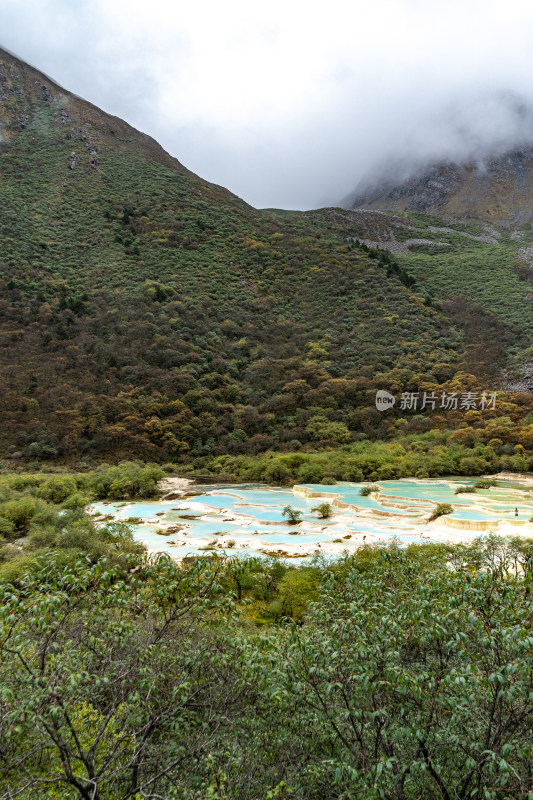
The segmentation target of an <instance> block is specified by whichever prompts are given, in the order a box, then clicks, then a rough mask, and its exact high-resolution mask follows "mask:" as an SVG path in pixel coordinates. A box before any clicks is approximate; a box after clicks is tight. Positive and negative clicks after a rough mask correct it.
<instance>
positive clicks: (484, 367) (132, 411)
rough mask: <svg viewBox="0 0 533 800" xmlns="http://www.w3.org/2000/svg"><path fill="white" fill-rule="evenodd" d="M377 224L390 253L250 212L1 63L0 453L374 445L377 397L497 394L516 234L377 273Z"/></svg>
mask: <svg viewBox="0 0 533 800" xmlns="http://www.w3.org/2000/svg"><path fill="white" fill-rule="evenodd" d="M383 220H385V227H386V228H387V230H388V228H390V227H391V225H393V227H394V231H395V236H396V237H397V239H401V236H403V235H404V234H405V231H404V233H403V234H401V230H403V229H401V226H400V224H399V223H398V224H397V223H396V222H394V220H393V218H392V217H390V218H389V217H388V216H386V215H384V214H366V215H364V214H361V213H360V212H350V211H346V212H342V211H341V210H340V209H324V210H321V211H317V212H306V213H300V212H281V211H279V212H278V211H263V212H260V211H256V210H254V209H253V208H251V207H250V206H248V205H247V204H246V203H244V202H243V201H241V200H240V199H239V198H237V197H235V196H234V195H232V194H231V193H230V192H228V191H226V190H225V189H223V188H221V187H218V186H214V185H212V184H209V183H207V182H206V181H204V180H202V179H200V178H198V177H197V176H195V175H194V174H192V173H191V172H189V171H188V170H187V169H185V168H184V167H183V166H182V165H181V164H180V163H179V162H178V161H177V160H176V159H174V158H172V157H171V156H169V155H168V154H167V153H166V152H165V151H164V150H163V149H162V148H161V147H160V146H159V145H158V144H157V143H156V142H155V141H154V140H152V139H151V138H150V137H148V136H146V135H144V134H142V133H139V132H138V131H136V130H134V129H133V128H131V127H130V126H129V125H127V124H126V123H125V122H123V121H121V120H119V119H117V118H115V117H112V116H110V115H108V114H105V113H104V112H102V111H101V110H99V109H97V108H96V107H94V106H93V105H91V104H90V103H87V102H85V101H84V100H81V99H80V98H77V97H75V96H74V95H72V94H70V93H69V92H68V91H66V90H64V89H62V88H61V87H59V86H57V85H56V84H54V83H53V82H52V81H51V80H50V79H49V78H47V77H46V76H44V75H42V74H41V73H39V72H38V71H37V70H35V69H33V68H32V67H29V66H28V65H27V64H25V63H23V62H21V61H19V60H18V59H17V58H15V57H14V56H12V55H10V54H9V53H7V52H5V51H1V50H0V303H1V313H0V365H1V369H0V390H1V391H0V404H1V405H0V408H1V415H2V416H1V418H2V423H3V424H2V426H1V430H0V454H3V455H4V456H7V455H11V456H13V455H15V457H22V458H25V459H30V460H34V459H47V458H59V459H63V460H73V459H80V458H85V459H88V460H89V461H90V460H91V459H101V458H107V459H116V458H121V457H125V456H135V457H139V458H144V459H146V458H154V459H170V460H176V459H179V458H182V457H183V456H203V455H211V454H216V453H223V452H230V453H237V454H238V453H252V454H253V453H258V452H261V451H265V450H267V449H269V448H278V449H279V448H281V449H286V450H291V449H298V448H299V447H300V446H307V445H310V446H317V445H330V446H332V445H337V446H338V445H342V444H344V443H348V442H350V441H353V440H354V439H355V440H357V439H358V438H361V437H362V436H364V437H366V436H370V437H380V436H384V435H385V434H387V435H388V434H390V432H391V430H394V425H395V420H397V418H399V417H401V416H402V415H401V414H400V413H398V410H397V409H396V410H395V411H394V412H393V413H391V414H385V415H383V414H380V413H379V412H377V411H376V408H375V406H374V395H375V391H376V388H385V389H388V390H389V391H393V392H395V393H398V392H401V391H418V390H419V389H420V390H422V389H424V390H425V389H428V390H430V389H431V390H433V389H437V388H439V387H440V388H442V387H443V386H444V387H445V386H449V385H453V386H455V387H456V388H464V387H466V388H472V386H475V385H479V386H481V388H486V389H493V388H499V387H500V386H502V369H503V368H504V367H505V366H506V365H508V364H512V363H513V362H512V358H513V357H514V359H515V363H516V364H518V363H519V361H520V358H522V356H523V354H524V353H525V352H526V350H527V346H528V335H530V327H531V319H530V315H528V305H527V297H528V294H529V292H530V278H529V272H528V267H527V265H526V266H524V264H525V262H523V261H521V260H520V257H519V255H518V250H519V247H525V246H526V245H527V242H528V241H529V240H528V238H527V237H529V236H530V233H529V232H528V233H525V232H524V233H523V236H524V237H525V238H524V239H523V241H522V240H520V241H519V240H514V239H513V238H512V236H511V235H510V234H509V233H507V234H506V235H505V238H504V237H501V238H500V239H499V240H498V242H499V243H498V246H497V247H496V246H495V245H491V244H487V243H486V242H481V241H478V240H477V239H471V238H466V237H465V236H464V235H462V233H461V229H460V226H459V227H457V226H456V227H455V228H454V229H453V231H451V232H450V233H449V234H444V233H441V232H439V233H438V234H432V233H431V232H430V231H429V230H428V228H429V227H430V226H431V224H432V220H431V218H422V217H420V218H418V217H417V219H411V222H410V224H412V225H413V227H415V228H416V230H417V231H420V230H422V231H423V232H422V233H416V235H415V234H413V233H412V231H411V230H409V231H408V234H409V236H410V237H411V238H413V236H414V237H415V238H416V237H418V238H424V239H425V240H428V239H432V237H433V238H436V239H437V240H438V241H441V240H442V239H443V237H445V236H447V237H448V239H447V241H448V240H449V242H448V246H447V247H443V246H442V245H435V247H433V246H432V244H431V242H430V245H427V244H426V245H424V246H423V247H425V248H426V250H423V249H422V250H420V248H419V249H418V251H417V250H414V249H413V248H410V249H408V250H407V248H406V250H407V252H398V254H393V255H392V256H391V255H390V254H388V253H385V252H382V251H381V250H380V251H377V250H376V249H375V247H374V249H373V248H372V247H370V245H367V244H365V240H366V239H368V241H370V242H374V243H375V244H377V245H378V246H380V247H383V248H384V247H386V242H387V241H388V239H387V236H388V234H387V236H385V235H383V236H382V235H381V234H380V230H381V229H380V226H383V224H384V223H383ZM404 222H405V220H403V221H402V220H400V223H401V224H404ZM387 226H388V227H387ZM400 234H401V235H400ZM405 235H407V234H405ZM389 238H390V237H389ZM428 248H429V249H428ZM387 249H389V250H390V249H391V248H390V247H389V248H387ZM393 249H394V248H393ZM441 250H442V251H444V250H445V253H444V254H441ZM520 265H522V266H520ZM520 270H522V272H520ZM478 277H479V278H480V279H479V280H478ZM502 289H504V291H502ZM508 289H509V291H508ZM510 359H511V360H510ZM476 381H477V383H476ZM480 381H481V382H482V383H481V384H480V383H479V382H480ZM447 382H448V383H447ZM450 382H451V383H450ZM483 382H484V383H483ZM520 388H522V387H520ZM461 419H462V417H461ZM459 421H460V420H458V419H455V418H454V425H455V426H457V424H458V422H459ZM409 424H411V422H409ZM413 424H414V425H415V427H416V422H415V423H413Z"/></svg>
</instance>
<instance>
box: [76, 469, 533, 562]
mask: <svg viewBox="0 0 533 800" xmlns="http://www.w3.org/2000/svg"><path fill="white" fill-rule="evenodd" d="M177 480H178V481H179V479H177ZM476 483H479V481H477V480H476V479H471V478H469V479H465V478H450V479H435V480H418V479H414V478H413V479H403V480H391V481H380V482H379V484H373V485H370V484H364V483H338V484H336V485H334V486H323V485H311V484H304V485H296V486H293V487H292V489H291V488H279V487H270V486H264V485H261V486H258V485H250V484H245V485H231V486H228V485H213V486H202V487H188V488H182V487H183V486H184V482H183V481H181V482H180V484H179V485H180V489H179V490H178V491H176V489H175V488H174V486H173V484H172V479H169V480H168V481H167V482H166V484H165V483H164V484H163V489H164V490H166V494H163V497H162V498H161V499H160V500H157V501H149V502H132V503H128V504H124V503H108V502H102V503H94V504H93V505H92V506H91V507H90V511H91V513H92V514H93V515H94V516H95V517H96V520H97V521H98V520H99V519H101V520H103V519H104V518H105V519H106V521H108V522H109V521H110V520H113V521H117V522H118V521H120V522H127V523H128V524H130V525H131V529H132V532H133V535H134V538H135V539H136V540H137V541H140V542H142V543H143V544H144V545H145V546H146V548H147V549H148V551H150V552H168V553H169V554H172V556H173V557H175V558H183V557H185V556H188V555H201V554H208V553H212V552H216V551H218V552H221V551H231V552H232V554H235V555H237V554H239V555H241V556H244V557H246V556H248V557H249V556H254V555H277V556H283V557H285V558H310V557H312V556H314V555H316V554H318V553H321V554H323V555H325V556H335V555H340V554H341V553H344V552H346V551H348V552H349V551H350V550H351V549H353V548H354V547H360V546H361V545H363V544H377V543H380V542H381V543H388V542H390V541H391V540H396V541H397V542H398V543H400V544H409V543H415V542H420V543H421V542H428V541H433V542H452V543H457V542H461V541H468V540H471V539H472V538H473V537H475V536H479V535H483V534H489V533H497V534H499V535H503V536H524V537H530V536H533V523H532V522H530V520H531V519H532V518H533V486H531V485H529V484H528V482H527V481H526V480H524V481H520V479H519V478H518V477H514V478H513V479H512V480H497V481H492V483H493V484H495V485H491V486H489V487H487V488H482V487H479V488H475V484H476ZM185 485H186V484H185ZM169 489H172V491H169ZM458 490H459V491H458ZM322 504H327V506H328V508H327V513H329V516H326V517H325V518H324V517H322V515H321V513H320V511H318V510H317V506H320V505H322ZM287 507H290V509H292V510H294V511H295V512H299V513H297V514H296V517H297V518H299V522H296V523H292V524H290V521H289V519H288V517H289V516H290V515H289V514H288V513H287V511H286V509H287ZM437 509H438V511H437ZM284 512H285V513H284Z"/></svg>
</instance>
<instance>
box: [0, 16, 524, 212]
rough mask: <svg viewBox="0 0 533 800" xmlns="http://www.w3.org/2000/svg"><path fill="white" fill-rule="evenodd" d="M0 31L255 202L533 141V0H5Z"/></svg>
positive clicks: (321, 192) (310, 202)
mask: <svg viewBox="0 0 533 800" xmlns="http://www.w3.org/2000/svg"><path fill="white" fill-rule="evenodd" d="M0 44H1V45H2V46H4V47H6V48H8V49H9V50H11V51H13V52H14V53H15V54H17V55H19V56H20V57H21V58H23V59H25V60H26V61H28V62H29V63H30V64H32V65H34V66H36V67H38V68H39V69H41V70H42V71H43V72H46V73H47V74H48V75H50V76H51V77H53V78H54V79H55V80H57V82H58V83H60V84H62V85H63V86H65V87H66V88H67V89H69V90H71V91H73V92H75V93H77V94H79V95H81V96H82V97H84V98H86V99H87V100H90V101H92V102H93V103H95V104H96V105H99V106H101V107H102V108H104V109H105V110H106V111H109V112H110V113H113V114H117V115H118V116H120V117H123V118H124V119H126V120H127V121H128V122H130V123H131V124H132V125H134V126H135V127H137V128H139V129H141V130H142V131H145V132H146V133H149V134H151V135H152V136H154V137H155V138H156V139H157V140H158V141H159V142H160V143H161V144H162V145H163V146H164V147H165V149H167V150H168V151H169V152H170V153H172V155H174V156H176V157H177V158H179V160H180V161H181V162H182V163H183V164H185V166H187V167H188V168H189V169H192V170H193V171H194V172H196V173H198V174H199V175H201V176H202V177H204V178H206V179H208V180H210V181H213V182H215V183H220V184H222V185H224V186H227V187H228V188H229V189H231V190H232V191H233V192H235V193H236V194H238V195H240V196H241V197H243V198H244V199H245V200H247V201H248V202H249V203H251V204H252V205H254V206H257V207H265V206H276V207H285V208H313V207H317V206H321V205H327V204H335V203H338V202H339V201H340V200H341V199H342V198H343V197H344V196H345V195H346V194H348V193H349V192H350V191H352V190H353V189H354V188H355V187H356V185H357V184H358V182H359V181H360V180H365V176H367V175H369V174H370V175H372V174H375V172H376V170H378V169H379V165H380V164H383V163H388V162H390V161H397V160H400V161H404V160H405V159H421V160H424V159H432V158H440V157H446V156H450V157H455V156H457V155H460V156H461V157H463V156H465V155H468V154H470V153H475V154H476V155H478V156H479V157H480V158H481V157H482V156H483V154H484V153H485V152H487V151H489V150H490V149H492V148H493V147H496V148H498V149H504V148H505V147H506V146H507V144H509V143H510V144H511V145H512V144H513V143H518V142H521V141H525V140H527V139H530V140H531V141H533V124H532V116H531V114H530V113H529V112H528V110H527V104H531V105H532V107H533V3H532V2H531V1H530V0H522V1H519V0H506V2H502V0H499V1H498V2H492V0H462V1H459V0H364V2H363V1H362V0H327V2H320V3H313V2H312V0H306V1H305V2H303V0H292V2H291V0H284V1H283V2H281V1H280V0H268V2H262V3H259V2H257V1H256V2H254V0H247V2H241V0H218V1H216V0H196V2H192V1H191V0H188V2H181V1H180V0H174V2H171V0H90V2H89V1H88V0H0ZM521 103H525V109H524V106H522V105H521Z"/></svg>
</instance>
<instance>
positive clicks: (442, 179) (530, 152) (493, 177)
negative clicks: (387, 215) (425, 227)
mask: <svg viewBox="0 0 533 800" xmlns="http://www.w3.org/2000/svg"><path fill="white" fill-rule="evenodd" d="M344 205H345V206H346V207H348V208H368V209H373V210H379V211H388V212H391V211H392V212H394V213H401V212H403V211H422V212H425V213H429V214H437V215H438V216H440V217H443V218H444V219H457V218H476V219H481V220H485V221H492V222H497V223H499V224H504V225H505V224H506V225H509V226H516V225H520V224H523V223H529V222H531V221H532V220H533V147H523V148H519V149H516V150H513V151H510V152H508V153H505V154H503V155H498V156H493V157H489V158H486V159H484V160H480V161H477V162H469V163H463V164H459V163H452V162H443V163H440V164H433V165H431V166H428V167H426V168H424V169H423V170H421V171H419V172H418V173H416V174H414V175H412V176H411V177H410V178H407V179H405V180H401V181H399V182H395V181H394V180H390V179H386V178H385V179H382V180H380V181H377V182H376V183H375V184H374V185H371V186H368V185H367V186H365V187H360V188H358V189H356V190H355V192H354V193H353V194H352V195H350V197H349V198H347V199H346V200H345V202H344Z"/></svg>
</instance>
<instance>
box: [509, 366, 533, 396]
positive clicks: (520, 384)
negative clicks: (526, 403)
mask: <svg viewBox="0 0 533 800" xmlns="http://www.w3.org/2000/svg"><path fill="white" fill-rule="evenodd" d="M505 388H506V390H507V391H508V392H533V360H531V361H529V360H528V361H525V362H524V364H523V366H522V374H521V376H520V377H519V378H517V379H515V380H513V381H510V382H509V383H508V384H507V385H506V386H505Z"/></svg>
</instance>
